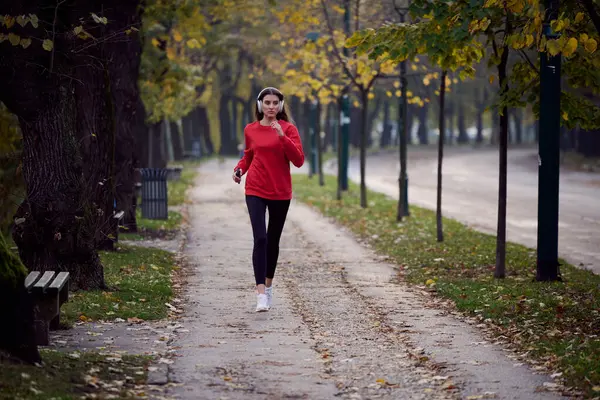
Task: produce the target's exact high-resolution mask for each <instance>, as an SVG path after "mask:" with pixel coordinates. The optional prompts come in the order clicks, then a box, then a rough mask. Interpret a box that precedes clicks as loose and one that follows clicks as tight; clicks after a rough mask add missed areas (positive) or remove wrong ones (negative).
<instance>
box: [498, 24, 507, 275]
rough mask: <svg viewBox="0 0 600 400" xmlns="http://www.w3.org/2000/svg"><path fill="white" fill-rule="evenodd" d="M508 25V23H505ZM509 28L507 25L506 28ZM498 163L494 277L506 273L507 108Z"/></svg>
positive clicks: (503, 84) (501, 73) (502, 67)
mask: <svg viewBox="0 0 600 400" xmlns="http://www.w3.org/2000/svg"><path fill="white" fill-rule="evenodd" d="M507 25H509V23H507ZM506 29H507V30H509V29H510V27H509V26H507V28H506ZM508 52H509V49H508V47H507V46H505V47H504V49H503V52H502V56H501V58H500V64H498V78H499V79H498V81H499V83H500V95H501V96H502V95H503V94H504V93H505V92H506V91H507V90H508V81H507V79H506V68H507V64H508ZM499 151H500V165H499V181H498V226H497V228H498V229H497V233H496V268H495V270H494V277H495V278H504V277H505V275H506V262H505V261H506V174H507V165H506V164H507V155H508V154H507V152H508V108H507V107H506V106H505V107H504V108H503V109H502V115H501V116H500V146H499Z"/></svg>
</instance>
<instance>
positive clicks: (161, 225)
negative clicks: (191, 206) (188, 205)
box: [119, 207, 183, 236]
mask: <svg viewBox="0 0 600 400" xmlns="http://www.w3.org/2000/svg"><path fill="white" fill-rule="evenodd" d="M135 214H136V221H137V225H138V230H140V231H142V232H144V231H147V232H153V233H159V232H161V231H175V230H177V229H179V226H180V225H181V222H182V221H183V216H182V215H181V214H180V213H178V212H177V211H172V210H169V212H168V219H147V218H142V210H141V208H140V207H138V208H136V213H135ZM119 236H120V235H119Z"/></svg>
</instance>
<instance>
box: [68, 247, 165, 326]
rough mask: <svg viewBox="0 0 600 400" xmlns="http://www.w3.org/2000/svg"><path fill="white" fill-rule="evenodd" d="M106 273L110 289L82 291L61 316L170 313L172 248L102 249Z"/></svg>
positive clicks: (81, 317)
mask: <svg viewBox="0 0 600 400" xmlns="http://www.w3.org/2000/svg"><path fill="white" fill-rule="evenodd" d="M100 258H101V259H102V263H103V265H104V276H105V279H106V284H107V285H108V287H109V288H111V289H110V290H105V291H101V290H96V291H79V292H75V293H73V294H72V295H71V298H70V299H69V301H68V302H66V303H65V304H64V305H63V306H62V308H61V319H62V320H63V321H64V322H65V323H67V324H72V323H73V322H75V321H78V320H79V321H89V320H106V321H108V320H114V319H116V318H122V319H125V320H126V319H127V318H140V319H143V320H156V319H161V318H165V317H166V316H167V308H166V307H165V303H168V302H169V301H170V299H171V296H172V294H173V292H172V288H171V271H172V269H173V268H174V264H175V260H174V255H173V254H172V253H169V252H168V251H164V250H159V249H154V248H145V247H134V246H124V245H120V246H119V249H118V250H117V251H114V252H101V253H100Z"/></svg>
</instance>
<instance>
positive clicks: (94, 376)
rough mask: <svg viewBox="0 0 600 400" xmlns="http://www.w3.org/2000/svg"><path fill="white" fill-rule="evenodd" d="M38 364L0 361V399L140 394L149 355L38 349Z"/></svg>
mask: <svg viewBox="0 0 600 400" xmlns="http://www.w3.org/2000/svg"><path fill="white" fill-rule="evenodd" d="M41 355H42V360H43V364H42V365H41V366H31V365H11V364H2V368H0V399H2V400H14V399H57V400H59V399H60V400H70V399H110V398H112V399H124V398H140V396H142V397H143V396H144V388H143V386H140V385H143V384H145V382H146V378H147V368H148V363H149V362H150V357H147V356H130V355H120V354H118V353H81V352H71V353H68V354H67V353H61V352H59V351H53V350H43V351H41Z"/></svg>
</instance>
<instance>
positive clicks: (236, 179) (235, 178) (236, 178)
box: [232, 169, 242, 184]
mask: <svg viewBox="0 0 600 400" xmlns="http://www.w3.org/2000/svg"><path fill="white" fill-rule="evenodd" d="M232 177H233V181H234V182H235V183H238V184H239V183H240V182H241V181H242V170H241V169H238V170H237V171H235V172H234V173H233V175H232Z"/></svg>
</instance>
